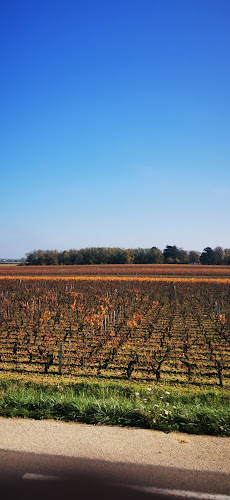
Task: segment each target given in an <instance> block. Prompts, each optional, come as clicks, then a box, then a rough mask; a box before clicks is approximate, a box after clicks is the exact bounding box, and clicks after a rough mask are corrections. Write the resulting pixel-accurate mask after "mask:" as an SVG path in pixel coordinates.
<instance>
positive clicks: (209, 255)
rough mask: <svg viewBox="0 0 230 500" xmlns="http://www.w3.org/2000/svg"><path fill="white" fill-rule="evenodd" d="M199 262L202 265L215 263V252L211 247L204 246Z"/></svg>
mask: <svg viewBox="0 0 230 500" xmlns="http://www.w3.org/2000/svg"><path fill="white" fill-rule="evenodd" d="M200 262H201V264H202V265H209V266H211V265H214V264H215V253H214V251H213V249H212V248H211V247H206V248H204V250H203V252H202V254H201V256H200Z"/></svg>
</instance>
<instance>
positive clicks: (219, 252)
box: [213, 247, 224, 266]
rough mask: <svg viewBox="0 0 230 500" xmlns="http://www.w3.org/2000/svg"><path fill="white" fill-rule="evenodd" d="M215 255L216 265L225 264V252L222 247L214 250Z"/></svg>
mask: <svg viewBox="0 0 230 500" xmlns="http://www.w3.org/2000/svg"><path fill="white" fill-rule="evenodd" d="M213 252H214V254H215V264H217V265H218V266H221V264H223V263H224V250H223V248H222V247H216V248H214V250H213Z"/></svg>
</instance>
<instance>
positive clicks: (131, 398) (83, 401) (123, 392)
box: [0, 373, 230, 436]
mask: <svg viewBox="0 0 230 500" xmlns="http://www.w3.org/2000/svg"><path fill="white" fill-rule="evenodd" d="M229 396H230V391H229V390H227V389H223V388H222V389H221V388H215V389H210V388H206V389H204V388H202V389H201V388H197V387H183V388H182V387H181V386H163V385H157V384H148V385H144V384H139V383H138V384H137V383H136V384H134V383H131V382H128V381H127V382H120V381H119V382H111V381H110V382H109V381H98V380H97V379H89V378H88V379H87V378H85V379H84V378H82V379H79V380H77V381H76V379H73V378H70V377H64V376H63V377H59V378H57V377H55V376H49V375H48V376H44V375H43V376H39V377H32V376H24V377H21V378H20V377H19V376H16V375H15V377H9V376H4V374H3V373H1V376H0V415H1V416H4V417H24V418H35V419H57V420H62V421H74V422H82V423H88V424H102V425H120V426H129V427H141V428H146V429H155V430H161V431H165V432H170V431H180V432H187V433H190V434H209V435H215V436H230V408H229Z"/></svg>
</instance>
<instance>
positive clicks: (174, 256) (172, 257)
mask: <svg viewBox="0 0 230 500" xmlns="http://www.w3.org/2000/svg"><path fill="white" fill-rule="evenodd" d="M163 255H164V262H165V263H166V264H178V262H179V255H180V254H179V248H177V247H176V246H175V245H173V246H171V245H167V246H166V248H165V249H164V251H163Z"/></svg>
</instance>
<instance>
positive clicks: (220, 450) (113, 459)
mask: <svg viewBox="0 0 230 500" xmlns="http://www.w3.org/2000/svg"><path fill="white" fill-rule="evenodd" d="M47 476H48V477H50V478H51V479H52V477H58V478H64V479H68V480H69V481H75V482H76V481H77V482H78V483H77V486H74V492H75V493H76V491H78V495H77V496H76V495H75V496H74V498H82V494H81V493H80V491H81V486H82V485H84V492H85V491H86V489H87V488H89V495H88V496H87V495H86V494H84V495H83V496H84V497H85V498H92V495H93V493H95V491H98V492H99V490H100V487H99V489H98V488H97V486H98V481H100V485H101V484H102V483H103V484H104V483H105V482H106V484H109V485H111V484H113V485H124V486H125V487H127V486H129V487H130V486H132V487H139V488H140V490H138V489H137V490H132V498H134V497H135V495H137V497H138V498H141V495H146V494H147V496H148V497H149V495H157V497H155V496H154V498H164V497H165V498H166V497H167V498H169V496H170V495H172V498H175V497H176V498H179V497H180V498H203V499H208V498H210V499H211V500H212V499H213V498H216V499H218V500H221V499H223V500H225V499H226V498H229V500H230V438H221V437H218V438H217V437H211V436H193V435H188V434H181V433H169V434H165V433H163V432H156V431H150V430H145V429H131V428H128V429H127V428H120V427H109V426H108V427H106V426H91V425H84V424H77V423H62V422H57V421H55V422H54V421H36V420H24V419H4V418H0V480H1V481H2V482H4V481H5V482H6V481H7V482H8V483H7V484H8V485H9V483H10V484H11V485H12V484H15V485H16V484H17V486H15V491H17V492H19V490H20V487H21V486H20V487H19V485H18V482H21V483H22V484H23V485H24V486H23V488H24V489H25V488H27V489H28V488H31V484H32V483H33V482H35V483H36V485H37V484H38V483H39V488H40V489H41V488H43V489H44V488H45V489H46V490H47V488H48V487H47V486H44V481H42V479H44V478H47ZM12 480H14V482H13V481H12ZM15 481H16V483H15ZM79 481H80V482H79ZM29 483H30V486H28V484H29ZM42 484H43V486H42ZM46 484H47V482H46ZM96 484H97V486H96ZM25 485H26V486H25ZM119 487H120V486H119ZM122 487H123V486H122ZM18 488H19V489H18ZM65 488H66V485H65ZM71 488H72V487H71ZM90 488H91V489H90ZM58 489H59V492H60V491H61V484H60V485H59V486H58ZM38 490H39V489H38V488H37V486H36V488H35V491H36V492H38ZM2 491H3V490H2ZM65 491H66V490H65ZM125 491H126V494H125V498H128V493H127V492H128V491H130V490H125ZM187 492H194V493H193V496H191V494H188V493H187ZM104 493H105V497H107V496H108V494H109V496H110V497H111V498H112V497H113V494H111V491H110V492H109V493H108V492H104ZM44 495H45V493H44V491H42V492H41V495H40V496H43V498H45V496H44ZM116 495H117V496H115V497H116V498H119V499H120V498H121V497H122V491H119V492H118V491H116ZM189 495H190V496H189ZM205 495H206V496H205ZM207 495H211V496H207ZM218 495H220V497H218ZM17 496H18V495H17ZM22 496H23V499H24V498H26V494H25V491H24V490H23V494H22ZM13 497H14V494H13V492H12V494H11V498H13ZM29 497H30V498H31V495H30V496H29ZM33 497H34V498H33V500H35V496H34V493H33ZM50 497H52V495H51V493H50V492H49V498H50ZM55 497H57V495H56V496H55ZM115 497H114V498H115ZM3 498H4V497H3ZM68 498H69V499H70V498H71V494H70V493H69V495H68ZM98 498H100V499H102V498H103V492H101V491H100V494H99V493H98Z"/></svg>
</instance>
